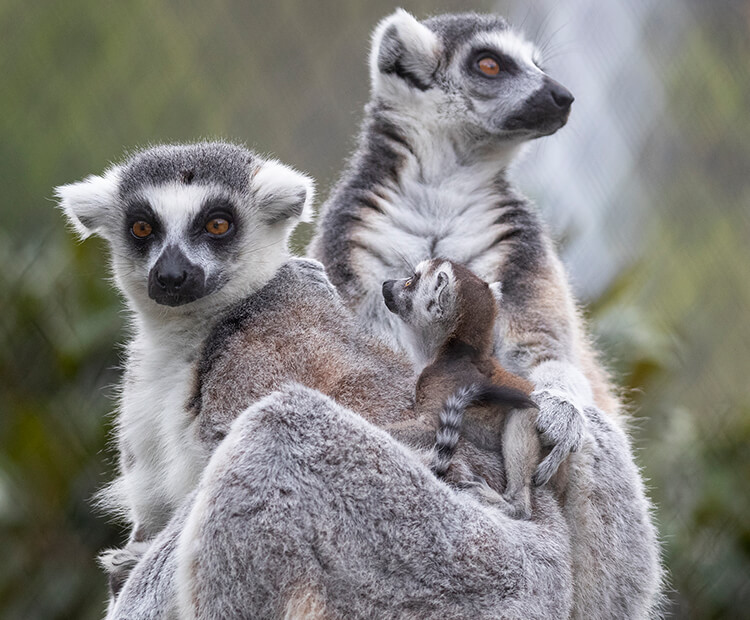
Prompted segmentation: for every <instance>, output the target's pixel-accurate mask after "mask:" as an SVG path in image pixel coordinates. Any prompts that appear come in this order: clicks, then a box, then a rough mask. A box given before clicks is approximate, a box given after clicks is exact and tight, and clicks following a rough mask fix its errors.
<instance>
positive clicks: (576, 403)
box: [531, 361, 592, 486]
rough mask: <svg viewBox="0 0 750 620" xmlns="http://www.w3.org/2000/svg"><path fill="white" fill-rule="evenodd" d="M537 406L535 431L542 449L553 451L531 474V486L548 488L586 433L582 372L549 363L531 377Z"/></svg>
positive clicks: (585, 388)
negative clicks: (532, 481) (532, 474)
mask: <svg viewBox="0 0 750 620" xmlns="http://www.w3.org/2000/svg"><path fill="white" fill-rule="evenodd" d="M531 379H532V381H533V382H534V383H535V385H536V388H537V389H536V391H535V392H533V393H532V394H531V398H532V399H533V400H534V402H536V404H537V405H539V414H538V415H537V423H536V424H537V429H538V430H539V438H540V440H541V442H542V446H546V447H551V448H552V450H551V451H550V453H549V454H548V455H547V456H546V457H545V458H544V460H543V461H542V462H541V463H540V464H539V467H537V470H536V472H535V473H534V484H535V485H537V486H541V485H544V484H547V483H548V482H549V480H550V478H552V476H554V475H555V472H557V470H558V468H559V467H560V465H562V463H563V462H564V461H565V459H567V458H568V455H569V454H570V453H571V452H575V451H576V450H579V449H580V448H581V446H582V444H583V440H584V434H585V432H586V420H585V418H584V417H583V413H582V409H583V407H584V406H585V405H587V404H589V403H590V402H591V400H592V397H591V388H590V387H589V384H588V381H587V380H586V378H585V377H584V376H583V375H582V374H581V372H580V371H579V370H578V369H577V368H576V367H575V366H573V365H572V364H569V363H567V362H557V361H550V362H544V363H543V364H540V365H539V366H537V367H536V368H535V369H534V371H533V372H532V373H531Z"/></svg>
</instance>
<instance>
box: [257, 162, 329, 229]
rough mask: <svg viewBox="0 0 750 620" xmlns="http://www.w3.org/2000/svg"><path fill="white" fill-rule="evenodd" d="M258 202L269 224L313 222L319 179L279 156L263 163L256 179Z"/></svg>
mask: <svg viewBox="0 0 750 620" xmlns="http://www.w3.org/2000/svg"><path fill="white" fill-rule="evenodd" d="M252 183H253V185H252V189H253V192H254V198H255V206H256V207H257V208H258V211H259V213H260V215H261V217H262V218H263V220H264V221H265V222H266V224H277V223H279V222H284V221H287V220H289V221H291V222H295V223H296V222H309V221H311V220H312V217H313V208H312V204H313V199H314V198H315V182H314V181H313V180H312V179H311V178H310V177H308V176H307V175H306V174H302V173H301V172H297V171H296V170H294V169H293V168H290V167H289V166H285V165H284V164H282V163H281V162H278V161H276V160H275V159H270V160H266V161H264V162H263V163H261V164H260V167H259V168H258V170H257V171H256V172H255V175H254V176H253V180H252Z"/></svg>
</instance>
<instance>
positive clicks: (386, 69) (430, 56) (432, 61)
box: [370, 9, 440, 91]
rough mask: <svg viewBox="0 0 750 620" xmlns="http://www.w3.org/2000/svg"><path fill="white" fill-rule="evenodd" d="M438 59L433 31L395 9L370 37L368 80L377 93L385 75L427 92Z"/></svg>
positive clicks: (438, 52)
mask: <svg viewBox="0 0 750 620" xmlns="http://www.w3.org/2000/svg"><path fill="white" fill-rule="evenodd" d="M439 58H440V41H439V40H438V38H437V36H436V35H435V33H434V32H432V30H430V29H429V28H427V26H424V25H423V24H420V23H419V22H418V21H417V20H416V19H415V18H414V17H413V16H412V15H410V14H409V13H407V12H406V11H404V10H403V9H398V10H397V11H396V12H395V13H393V14H392V15H389V16H388V17H386V18H385V19H383V20H382V21H381V22H380V23H379V24H378V26H377V28H375V32H374V33H373V35H372V51H371V52H370V79H371V80H372V89H373V91H375V90H378V88H379V87H380V86H381V84H382V82H383V79H384V77H385V76H396V77H397V78H399V79H400V80H402V81H403V82H405V83H406V84H408V85H409V86H411V87H413V88H418V89H419V90H427V89H428V88H430V86H431V85H432V80H433V74H434V73H435V70H436V69H437V66H438V60H439Z"/></svg>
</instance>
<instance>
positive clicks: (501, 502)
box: [458, 476, 531, 519]
mask: <svg viewBox="0 0 750 620" xmlns="http://www.w3.org/2000/svg"><path fill="white" fill-rule="evenodd" d="M458 486H459V488H460V489H462V490H464V491H466V492H467V493H469V494H471V495H473V496H474V497H475V498H476V499H478V500H479V501H481V502H482V503H484V504H487V505H488V506H494V507H495V508H498V509H499V510H500V511H502V512H503V513H504V514H506V515H507V516H509V517H510V518H511V519H530V518H531V499H530V494H529V492H528V488H527V489H526V492H525V493H522V494H519V496H518V497H510V496H508V495H507V494H506V495H500V493H498V492H497V491H495V490H494V489H493V488H492V487H490V485H488V484H487V481H486V480H485V479H484V478H481V477H479V476H475V477H474V478H473V479H472V480H465V481H462V482H461V483H460V484H459V485H458Z"/></svg>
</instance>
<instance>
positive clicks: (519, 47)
mask: <svg viewBox="0 0 750 620" xmlns="http://www.w3.org/2000/svg"><path fill="white" fill-rule="evenodd" d="M483 46H484V47H487V48H489V49H497V50H498V51H500V52H502V53H503V54H506V55H507V56H510V57H511V58H513V59H515V60H516V61H519V64H524V65H529V66H532V67H535V68H536V66H535V63H534V59H535V58H537V59H538V58H539V50H538V49H537V47H536V46H535V45H534V44H533V43H532V42H531V41H529V40H528V39H525V38H524V37H523V36H521V35H520V34H518V33H517V32H513V31H512V30H504V31H502V32H480V33H479V34H477V35H476V36H475V37H474V38H473V39H472V40H471V47H474V48H476V47H483Z"/></svg>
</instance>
